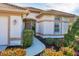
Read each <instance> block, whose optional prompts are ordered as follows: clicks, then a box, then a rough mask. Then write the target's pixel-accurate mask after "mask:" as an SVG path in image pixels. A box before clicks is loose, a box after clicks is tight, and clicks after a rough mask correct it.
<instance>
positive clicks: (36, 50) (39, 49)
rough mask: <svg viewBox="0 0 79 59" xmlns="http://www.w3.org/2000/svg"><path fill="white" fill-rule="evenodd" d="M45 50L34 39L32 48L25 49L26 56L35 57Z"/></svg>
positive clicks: (39, 42) (40, 43) (41, 44)
mask: <svg viewBox="0 0 79 59" xmlns="http://www.w3.org/2000/svg"><path fill="white" fill-rule="evenodd" d="M45 48H46V47H45V45H44V44H43V43H42V42H41V41H39V40H38V39H37V38H35V37H34V39H33V44H32V46H31V47H29V48H27V49H26V55H27V56H34V55H37V54H39V53H40V52H42V51H43V50H44V49H45Z"/></svg>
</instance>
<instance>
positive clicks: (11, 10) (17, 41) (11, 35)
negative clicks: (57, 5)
mask: <svg viewBox="0 0 79 59" xmlns="http://www.w3.org/2000/svg"><path fill="white" fill-rule="evenodd" d="M76 18H77V16H75V15H73V14H69V13H65V12H60V11H55V10H52V11H51V10H50V11H44V10H41V9H37V8H32V7H27V8H23V7H19V6H16V5H11V4H7V3H0V45H22V40H23V39H22V33H23V30H24V28H26V29H32V30H34V33H35V35H36V36H40V37H42V38H64V34H66V33H67V32H68V27H69V24H70V23H72V22H73V21H75V19H76Z"/></svg>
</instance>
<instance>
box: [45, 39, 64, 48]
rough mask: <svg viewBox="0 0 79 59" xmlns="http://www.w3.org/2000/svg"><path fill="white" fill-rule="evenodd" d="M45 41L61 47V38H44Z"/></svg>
mask: <svg viewBox="0 0 79 59" xmlns="http://www.w3.org/2000/svg"><path fill="white" fill-rule="evenodd" d="M45 41H46V43H47V44H48V45H53V44H54V45H56V46H58V47H61V46H62V44H63V42H62V40H61V39H59V38H46V40H45Z"/></svg>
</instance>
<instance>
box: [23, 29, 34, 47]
mask: <svg viewBox="0 0 79 59" xmlns="http://www.w3.org/2000/svg"><path fill="white" fill-rule="evenodd" d="M32 41H33V31H32V30H29V29H25V30H24V32H23V47H24V48H27V47H30V46H31V45H32Z"/></svg>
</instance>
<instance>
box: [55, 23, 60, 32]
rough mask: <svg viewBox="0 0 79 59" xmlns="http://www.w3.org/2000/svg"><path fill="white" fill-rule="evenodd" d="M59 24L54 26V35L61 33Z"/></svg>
mask: <svg viewBox="0 0 79 59" xmlns="http://www.w3.org/2000/svg"><path fill="white" fill-rule="evenodd" d="M59 31H60V30H59V23H55V24H54V33H59Z"/></svg>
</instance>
